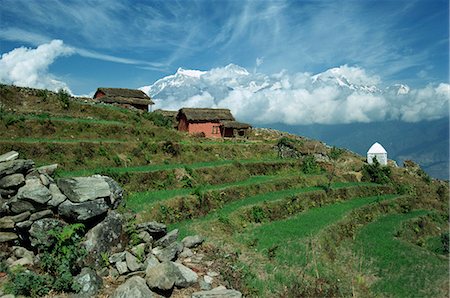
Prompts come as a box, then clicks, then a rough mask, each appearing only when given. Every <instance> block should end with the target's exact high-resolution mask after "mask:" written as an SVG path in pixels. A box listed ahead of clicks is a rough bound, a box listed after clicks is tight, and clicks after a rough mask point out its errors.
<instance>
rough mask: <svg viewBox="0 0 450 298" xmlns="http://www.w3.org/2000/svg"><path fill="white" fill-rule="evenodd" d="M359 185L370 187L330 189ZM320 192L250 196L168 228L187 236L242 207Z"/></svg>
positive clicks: (317, 188)
mask: <svg viewBox="0 0 450 298" xmlns="http://www.w3.org/2000/svg"><path fill="white" fill-rule="evenodd" d="M359 185H372V183H360V182H359V183H358V182H348V183H336V184H333V185H332V188H344V187H356V186H359ZM320 190H322V188H321V187H320V186H309V187H297V188H290V189H284V190H280V191H273V192H269V193H263V194H259V195H255V196H251V197H248V198H245V199H242V200H237V201H234V202H231V203H228V204H226V205H225V206H224V207H223V208H221V209H218V210H215V211H214V212H210V213H208V215H206V216H204V217H202V218H199V219H194V220H185V221H181V222H178V223H175V224H172V225H170V228H172V229H173V228H177V229H179V230H180V234H181V235H188V234H190V233H192V232H193V231H192V230H193V227H194V225H200V226H202V225H203V224H204V222H205V221H209V220H220V219H221V218H225V217H227V216H228V215H230V214H231V213H233V212H235V211H237V210H239V209H240V208H242V207H245V206H251V205H254V204H258V203H263V202H270V201H276V200H280V199H283V198H286V197H289V196H293V195H298V194H301V193H307V192H313V191H320Z"/></svg>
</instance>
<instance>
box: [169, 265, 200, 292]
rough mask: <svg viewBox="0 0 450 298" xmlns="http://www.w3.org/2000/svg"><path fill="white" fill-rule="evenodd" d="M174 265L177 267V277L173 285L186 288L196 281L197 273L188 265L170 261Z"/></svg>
mask: <svg viewBox="0 0 450 298" xmlns="http://www.w3.org/2000/svg"><path fill="white" fill-rule="evenodd" d="M172 263H173V265H175V267H177V269H178V272H179V273H177V278H176V280H175V286H177V287H179V288H187V287H190V286H192V285H193V284H195V283H196V282H197V278H198V275H197V273H195V272H194V271H192V270H191V269H189V268H188V267H186V266H184V265H182V264H179V263H174V262H172Z"/></svg>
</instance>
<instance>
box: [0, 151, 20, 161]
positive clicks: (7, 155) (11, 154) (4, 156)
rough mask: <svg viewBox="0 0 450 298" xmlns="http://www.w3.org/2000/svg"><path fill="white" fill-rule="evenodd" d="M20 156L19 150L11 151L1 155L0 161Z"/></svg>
mask: <svg viewBox="0 0 450 298" xmlns="http://www.w3.org/2000/svg"><path fill="white" fill-rule="evenodd" d="M18 157H19V152H16V151H9V152H7V153H5V154H2V155H0V162H5V161H11V160H15V159H17V158H18Z"/></svg>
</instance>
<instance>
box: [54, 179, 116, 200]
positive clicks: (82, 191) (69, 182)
mask: <svg viewBox="0 0 450 298" xmlns="http://www.w3.org/2000/svg"><path fill="white" fill-rule="evenodd" d="M56 183H57V184H58V187H59V189H60V190H61V191H62V192H63V193H64V195H66V196H67V198H69V200H71V201H72V202H73V203H82V202H87V201H93V200H96V199H98V198H106V197H109V196H110V195H111V192H110V190H109V184H108V183H107V182H106V181H105V179H104V178H103V177H101V176H98V175H97V176H92V177H75V178H62V179H57V180H56Z"/></svg>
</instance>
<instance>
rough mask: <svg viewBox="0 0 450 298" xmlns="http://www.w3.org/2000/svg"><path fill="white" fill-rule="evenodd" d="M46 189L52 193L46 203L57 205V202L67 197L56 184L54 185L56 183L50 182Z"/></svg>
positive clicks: (59, 202)
mask: <svg viewBox="0 0 450 298" xmlns="http://www.w3.org/2000/svg"><path fill="white" fill-rule="evenodd" d="M48 189H49V190H50V193H51V194H52V198H51V200H50V201H48V202H47V205H49V206H52V207H58V206H59V204H61V203H62V202H64V201H65V200H66V199H67V197H66V196H65V195H64V194H63V193H62V192H61V191H60V190H59V188H58V186H56V184H53V183H51V184H50V185H49V186H48Z"/></svg>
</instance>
